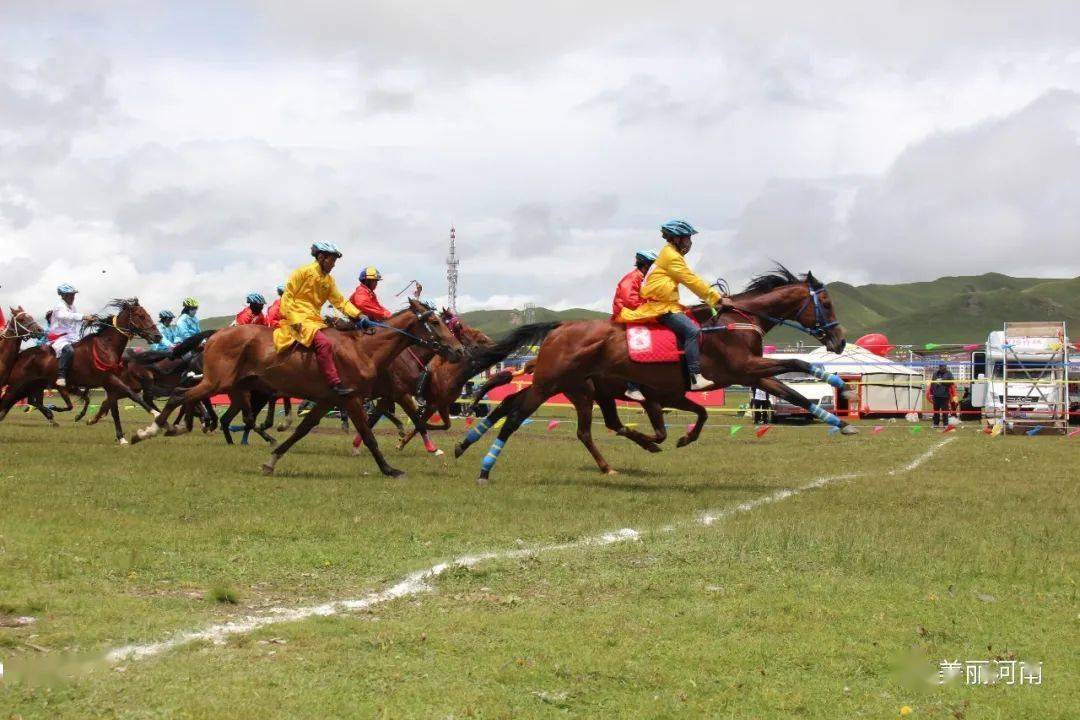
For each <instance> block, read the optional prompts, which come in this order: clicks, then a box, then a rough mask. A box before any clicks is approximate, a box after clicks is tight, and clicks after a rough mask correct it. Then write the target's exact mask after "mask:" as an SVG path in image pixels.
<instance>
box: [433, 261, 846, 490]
mask: <svg viewBox="0 0 1080 720" xmlns="http://www.w3.org/2000/svg"><path fill="white" fill-rule="evenodd" d="M731 303H732V305H733V307H732V309H731V310H726V311H724V312H722V313H719V314H716V313H715V312H714V311H713V310H712V308H709V307H708V306H705V305H698V306H695V307H693V308H690V309H689V310H688V314H690V315H691V316H692V317H693V318H694V319H695V320H696V321H697V322H698V323H699V324H700V325H702V328H701V329H702V336H701V356H702V373H703V374H704V375H705V377H706V378H708V379H709V380H710V381H712V383H713V387H717V388H719V387H726V386H728V385H732V384H741V385H756V386H758V387H761V388H763V389H765V390H766V391H768V392H769V393H771V394H772V395H775V396H777V397H779V398H782V399H784V400H787V401H788V402H791V403H792V404H794V405H797V406H799V407H802V408H804V409H806V410H807V411H808V412H810V413H811V414H812V415H813V416H814V417H817V418H818V419H820V420H823V421H825V422H827V423H828V424H830V425H832V426H834V427H836V428H838V429H839V430H840V432H842V433H844V434H845V435H850V434H853V433H855V432H856V429H855V428H854V427H853V426H851V425H850V424H848V423H847V422H845V421H843V420H841V419H840V418H838V417H836V416H835V415H833V414H832V413H830V412H828V411H827V410H825V409H823V408H821V407H820V406H818V405H817V404H816V403H813V402H810V401H809V400H807V399H806V398H804V397H803V396H802V395H800V394H799V393H797V392H795V391H794V390H792V389H791V388H789V387H788V386H787V385H785V384H784V383H782V382H780V381H779V380H777V379H776V377H775V376H776V375H780V374H783V373H787V372H803V373H807V374H810V375H813V376H814V377H817V378H820V379H822V380H824V381H826V382H828V383H829V384H830V385H832V386H833V387H834V388H837V389H839V390H841V391H846V386H845V384H844V381H843V380H842V379H841V378H840V377H839V376H838V375H835V374H832V373H829V372H827V371H826V370H825V369H824V368H823V367H821V366H820V365H816V364H815V365H812V364H810V363H807V362H805V361H802V360H794V359H777V358H766V357H763V356H762V350H763V342H762V341H763V339H764V335H765V333H767V332H768V331H769V330H771V329H772V328H774V327H776V326H777V325H787V326H791V327H795V328H797V329H800V330H802V331H804V332H806V333H807V334H809V335H811V336H813V337H814V338H816V339H817V340H818V341H820V342H821V343H823V344H824V345H825V347H826V348H828V349H829V350H830V351H832V352H842V351H843V349H844V346H845V344H846V340H845V337H844V329H843V327H842V326H841V325H840V323H839V321H838V320H837V319H836V314H835V311H834V309H833V305H832V300H831V299H830V298H829V293H828V290H827V289H826V288H825V286H824V284H822V283H821V282H820V281H819V280H818V279H817V278H815V277H814V275H813V273H810V272H808V273H806V274H805V275H802V276H795V275H793V274H792V273H791V272H790V271H788V270H787V269H786V268H784V267H783V266H778V267H777V268H776V269H775V270H774V271H772V272H769V273H765V274H763V275H759V276H757V277H755V278H754V279H753V280H751V282H750V284H749V285H748V286H747V288H746V289H745V290H744V291H743V292H742V293H739V294H737V295H734V296H732V297H731ZM626 336H627V328H626V326H625V325H623V324H621V323H613V322H611V321H609V320H584V321H577V322H568V323H562V324H560V325H558V326H557V327H555V328H553V329H552V330H551V331H550V332H549V333H548V334H547V336H546V337H545V338H544V340H543V343H542V344H541V346H540V351H539V353H538V355H537V359H536V371H535V374H534V375H533V383H532V385H530V386H529V387H527V388H525V389H523V390H521V391H519V392H517V393H514V394H513V395H510V396H509V397H507V398H505V399H504V400H503V401H502V402H501V403H500V404H499V406H498V407H497V408H496V409H495V410H494V411H493V412H492V413H491V414H490V415H489V416H488V417H486V418H484V419H482V420H480V421H479V422H478V423H476V425H474V426H473V427H472V428H471V429H470V430H469V432H468V433H467V434H466V436H465V438H464V439H463V440H462V441H461V442H460V443H459V444H458V445H457V447H456V448H455V449H454V456H455V457H461V455H462V454H463V453H464V452H465V451H466V450H467V449H468V448H469V447H470V446H471V445H472V444H473V443H475V442H476V441H477V440H479V439H480V438H481V437H482V436H483V435H484V433H486V432H487V431H488V430H489V429H490V428H491V427H492V425H494V424H495V423H496V422H498V421H499V420H500V419H504V418H505V420H504V422H503V426H502V429H501V430H500V432H499V436H498V439H496V440H495V441H494V443H493V444H492V446H491V449H490V450H489V451H488V453H487V455H486V456H485V457H484V459H483V462H482V463H481V466H480V474H479V476H478V477H477V482H478V483H480V484H486V483H487V482H488V481H489V480H490V476H491V470H492V468H493V467H494V466H495V462H496V461H497V460H498V457H499V455H500V453H501V452H502V450H503V447H504V445H505V444H506V441H507V440H509V438H510V436H511V435H513V434H514V432H515V431H516V430H517V429H518V428H519V427H520V426H521V423H522V421H524V420H525V419H526V418H528V417H529V416H530V415H532V413H534V412H535V411H536V409H537V408H539V407H540V405H542V404H543V403H544V402H545V401H546V400H547V399H548V398H549V397H551V396H552V395H555V394H557V393H560V392H563V393H566V392H568V391H569V392H587V391H588V387H587V382H586V381H587V380H589V379H590V378H597V377H613V378H618V379H621V380H626V381H629V382H633V383H635V384H637V385H639V386H641V387H646V388H650V389H651V390H652V391H654V392H657V393H660V394H661V395H662V396H666V397H675V396H683V395H684V394H685V392H686V377H685V373H684V371H683V368H682V366H681V363H678V362H671V363H661V364H652V363H649V364H645V363H637V362H634V361H633V360H631V359H630V354H629V351H628V347H627V339H626ZM504 357H505V356H502V357H500V353H499V352H498V351H496V350H493V351H491V352H489V353H488V355H487V357H485V358H484V361H487V362H488V363H489V364H488V365H487V367H490V366H491V365H493V364H495V363H496V362H499V361H501V360H502V359H504ZM482 368H483V366H481V369H482ZM701 429H702V428H701V423H698V424H697V425H696V426H695V427H694V428H693V429H691V430H690V432H689V433H687V435H686V436H684V437H683V438H681V439H680V445H685V444H688V443H690V442H693V441H694V440H696V439H697V438H698V436H699V435H700V433H701ZM592 450H593V448H590V451H592ZM593 455H594V458H597V464H599V465H600V466H601V468H602V469H603V468H604V466H605V465H606V461H605V462H601V458H600V457H598V456H599V451H598V450H597V451H595V452H594V453H593ZM607 471H608V472H610V471H611V470H610V466H607Z"/></svg>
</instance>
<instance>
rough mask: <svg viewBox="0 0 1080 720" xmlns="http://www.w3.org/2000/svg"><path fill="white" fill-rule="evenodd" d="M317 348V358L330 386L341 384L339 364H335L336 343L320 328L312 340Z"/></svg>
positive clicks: (313, 346)
mask: <svg viewBox="0 0 1080 720" xmlns="http://www.w3.org/2000/svg"><path fill="white" fill-rule="evenodd" d="M311 347H312V348H313V349H314V350H315V359H316V360H318V361H319V370H320V371H322V374H323V377H324V378H326V382H328V383H330V387H334V386H335V385H340V384H341V376H340V375H338V371H337V366H336V365H334V343H332V342H330V338H328V337H326V333H324V332H323V331H322V330H319V331H318V332H317V333H315V339H314V340H312V342H311Z"/></svg>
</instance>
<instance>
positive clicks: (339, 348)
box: [133, 298, 463, 477]
mask: <svg viewBox="0 0 1080 720" xmlns="http://www.w3.org/2000/svg"><path fill="white" fill-rule="evenodd" d="M324 332H326V333H327V334H328V335H330V336H331V337H332V338H333V341H334V361H335V362H336V363H337V366H338V371H339V372H340V373H341V378H342V381H343V382H344V383H345V384H347V385H348V386H349V387H352V388H354V389H355V392H354V393H353V394H351V395H348V396H346V397H339V396H337V395H335V394H334V393H333V391H332V390H331V388H330V386H329V385H327V384H326V380H325V379H324V378H323V375H322V373H321V372H319V369H318V366H317V365H316V360H315V354H314V353H313V352H309V351H307V350H304V349H303V348H298V347H297V346H296V345H293V346H292V347H291V348H289V349H287V350H285V351H283V352H281V353H278V352H276V351H275V349H274V340H273V332H272V331H271V330H270V328H266V327H262V326H258V325H238V326H236V327H229V328H225V329H223V330H219V331H218V332H217V334H215V335H214V336H213V337H212V338H210V340H208V341H207V343H206V347H205V348H204V350H203V378H202V380H201V381H200V382H199V384H198V385H196V386H195V387H193V388H191V389H190V390H187V391H186V392H184V393H183V394H178V395H174V396H173V397H172V398H171V399H170V400H169V403H168V404H167V405H166V406H165V408H164V410H162V412H161V415H160V416H159V417H157V418H156V419H155V421H154V423H153V424H152V425H150V426H149V427H147V428H144V429H142V430H140V431H138V433H137V434H136V436H135V438H133V441H134V440H146V439H148V438H151V437H153V436H154V435H156V434H158V432H159V431H160V430H161V428H163V427H164V426H165V423H166V422H167V420H168V416H169V413H170V412H171V411H172V410H173V409H175V408H177V407H179V406H180V405H182V404H190V403H194V402H199V401H201V400H203V399H204V398H208V397H210V396H211V395H214V394H216V393H222V392H228V393H229V396H230V399H231V400H232V402H233V403H235V404H239V406H240V407H241V408H242V411H243V413H244V423H245V425H253V424H254V417H253V415H252V412H251V406H250V403H249V396H250V393H251V392H252V391H253V390H257V391H261V392H264V393H268V394H271V395H287V396H289V397H297V398H306V399H309V400H312V401H314V402H315V407H313V408H312V409H311V411H310V412H309V413H308V414H307V415H305V416H304V419H303V421H302V422H301V423H300V424H299V425H298V426H297V428H296V430H294V431H293V433H292V435H290V436H289V437H288V438H287V439H286V440H285V442H283V443H282V444H281V445H279V446H278V447H276V448H275V449H274V450H273V452H272V453H271V455H270V459H269V460H268V461H267V462H266V463H265V464H264V465H263V471H264V472H265V473H266V474H272V473H273V472H274V467H275V466H276V465H277V462H278V460H280V459H281V457H282V456H283V455H284V454H285V453H286V452H288V451H289V448H291V447H292V446H293V445H294V444H295V443H296V442H297V441H298V440H300V438H302V437H304V436H305V435H307V434H308V432H310V431H311V429H312V428H313V427H315V425H316V424H318V422H319V420H321V419H322V417H323V416H324V415H326V413H327V411H328V410H330V409H331V408H333V407H340V408H342V409H343V410H345V411H346V412H347V413H348V414H349V417H350V419H351V420H352V421H353V424H354V425H355V426H356V430H357V432H359V433H360V435H361V436H362V437H363V438H364V444H365V445H366V446H367V448H368V450H369V451H370V452H371V454H372V456H373V457H374V458H375V462H376V463H377V464H378V466H379V469H380V470H381V471H382V472H383V473H384V474H386V475H390V476H395V477H396V476H398V475H401V471H400V470H397V469H395V468H393V467H391V466H390V465H389V464H388V463H387V462H386V459H385V458H384V457H383V455H382V452H381V451H380V450H379V445H378V443H377V442H376V441H375V436H374V435H373V434H372V432H371V428H370V427H369V426H368V422H367V415H366V413H365V412H364V403H363V399H364V397H366V396H369V395H370V394H371V391H372V387H373V385H374V382H375V378H376V376H377V375H378V373H379V369H380V368H382V367H384V366H386V365H387V364H389V362H390V360H391V359H393V358H394V357H397V355H398V353H400V352H401V351H402V350H404V349H405V348H406V347H408V346H409V345H421V346H430V347H434V348H435V349H436V351H437V352H438V353H439V354H442V355H444V356H446V357H450V358H457V357H460V355H461V353H462V351H463V348H462V346H461V343H460V342H458V340H457V338H455V337H454V335H453V334H452V333H451V332H450V330H449V329H447V327H446V325H445V324H443V322H442V321H441V320H440V319H439V316H438V314H437V313H436V312H435V311H434V310H433V309H431V308H429V307H428V306H427V305H424V304H423V303H421V302H420V301H418V300H414V299H412V298H410V299H409V307H408V308H406V309H405V310H402V311H400V312H398V313H396V314H394V315H393V316H392V317H391V318H390V319H389V320H387V321H386V322H385V323H380V324H379V327H377V328H376V329H374V330H372V331H370V333H365V332H342V331H338V330H333V329H327V330H325V331H324Z"/></svg>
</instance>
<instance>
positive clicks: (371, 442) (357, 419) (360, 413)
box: [343, 395, 405, 477]
mask: <svg viewBox="0 0 1080 720" xmlns="http://www.w3.org/2000/svg"><path fill="white" fill-rule="evenodd" d="M343 407H344V409H345V411H346V412H348V414H349V418H350V419H351V420H352V421H353V425H354V426H355V427H356V432H358V433H359V434H360V437H361V438H362V439H363V441H364V445H366V446H367V449H368V451H369V452H370V453H371V456H372V457H373V458H375V463H376V464H377V465H378V466H379V470H381V471H382V474H383V475H388V476H390V477H400V476H401V475H404V474H405V472H404V471H402V470H398V469H397V468H394V467H391V466H390V464H389V463H388V462H386V458H385V457H383V454H382V451H381V450H380V449H379V443H378V442H377V441H376V440H375V433H373V432H371V427H370V426H369V425H368V421H367V413H366V412H364V402H363V401H362V400H361V399H360V398H358V397H357V396H356V395H350V396H349V397H347V398H345V400H344V402H343Z"/></svg>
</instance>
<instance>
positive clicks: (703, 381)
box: [690, 373, 713, 392]
mask: <svg viewBox="0 0 1080 720" xmlns="http://www.w3.org/2000/svg"><path fill="white" fill-rule="evenodd" d="M712 385H713V382H712V380H709V379H708V378H706V377H705V376H704V375H702V374H701V373H694V376H693V377H692V378H690V390H691V392H693V391H696V390H704V389H705V388H709V387H712Z"/></svg>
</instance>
